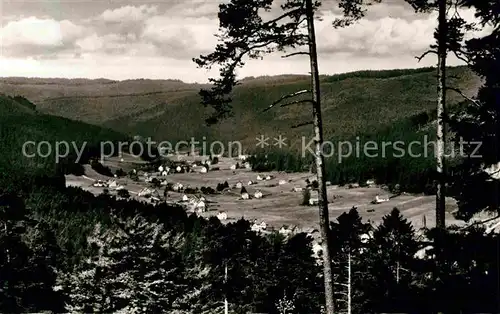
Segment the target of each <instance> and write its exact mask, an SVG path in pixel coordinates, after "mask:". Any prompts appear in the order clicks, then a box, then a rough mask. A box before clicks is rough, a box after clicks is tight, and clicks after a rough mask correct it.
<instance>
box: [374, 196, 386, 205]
mask: <svg viewBox="0 0 500 314" xmlns="http://www.w3.org/2000/svg"><path fill="white" fill-rule="evenodd" d="M388 201H389V199H388V198H382V197H380V196H379V195H378V194H377V195H376V196H375V203H376V204H380V203H384V202H388Z"/></svg>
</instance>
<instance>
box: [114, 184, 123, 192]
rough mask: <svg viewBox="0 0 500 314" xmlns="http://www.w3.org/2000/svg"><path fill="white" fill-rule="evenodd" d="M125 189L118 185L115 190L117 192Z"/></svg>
mask: <svg viewBox="0 0 500 314" xmlns="http://www.w3.org/2000/svg"><path fill="white" fill-rule="evenodd" d="M124 189H125V187H124V186H123V185H119V186H117V187H116V188H115V190H117V191H119V190H124Z"/></svg>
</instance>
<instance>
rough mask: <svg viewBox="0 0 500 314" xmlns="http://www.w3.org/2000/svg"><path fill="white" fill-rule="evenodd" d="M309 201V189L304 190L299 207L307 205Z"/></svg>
mask: <svg viewBox="0 0 500 314" xmlns="http://www.w3.org/2000/svg"><path fill="white" fill-rule="evenodd" d="M310 199H311V191H310V190H309V189H304V190H303V191H302V203H301V205H303V206H307V205H309V200H310Z"/></svg>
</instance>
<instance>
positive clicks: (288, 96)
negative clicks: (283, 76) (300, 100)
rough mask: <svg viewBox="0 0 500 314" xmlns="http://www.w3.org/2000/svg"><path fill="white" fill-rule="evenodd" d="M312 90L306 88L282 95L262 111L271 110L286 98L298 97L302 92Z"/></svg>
mask: <svg viewBox="0 0 500 314" xmlns="http://www.w3.org/2000/svg"><path fill="white" fill-rule="evenodd" d="M310 92H311V91H310V90H308V89H304V90H301V91H298V92H295V93H292V94H288V95H285V96H283V97H281V98H280V99H278V100H276V101H275V102H273V103H272V104H271V105H270V106H269V107H267V108H266V109H264V111H262V112H263V113H264V112H266V111H268V110H270V109H271V108H273V107H274V106H276V105H277V104H279V103H280V102H282V101H283V100H285V99H288V98H292V97H296V96H299V95H302V94H306V93H310Z"/></svg>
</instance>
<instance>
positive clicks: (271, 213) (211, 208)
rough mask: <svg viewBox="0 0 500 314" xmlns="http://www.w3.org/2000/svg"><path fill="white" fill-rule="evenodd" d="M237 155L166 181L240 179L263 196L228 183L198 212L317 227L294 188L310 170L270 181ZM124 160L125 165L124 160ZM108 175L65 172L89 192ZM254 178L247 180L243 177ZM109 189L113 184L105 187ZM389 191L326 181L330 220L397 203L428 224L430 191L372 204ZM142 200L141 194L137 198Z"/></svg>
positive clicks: (133, 186) (171, 196) (376, 216)
mask: <svg viewBox="0 0 500 314" xmlns="http://www.w3.org/2000/svg"><path fill="white" fill-rule="evenodd" d="M183 159H184V160H186V161H187V160H188V159H190V160H191V161H194V160H196V159H198V160H200V157H183ZM132 162H133V160H132V159H131V158H130V157H125V158H124V162H120V161H119V160H118V159H117V158H111V159H110V160H107V161H106V162H105V165H108V166H112V167H121V168H124V169H130V168H132V167H131V165H133V163H132ZM235 163H236V161H235V160H232V159H229V158H221V161H220V162H219V163H218V164H217V165H216V166H217V167H219V168H220V170H215V171H209V172H208V173H176V174H170V175H168V176H166V177H165V178H166V179H167V181H168V182H171V183H174V184H175V183H181V184H183V185H184V187H191V188H196V187H198V188H201V187H202V186H205V187H212V188H214V189H215V187H216V186H217V184H218V183H223V182H224V181H227V182H228V183H229V186H230V187H233V186H234V185H235V184H236V183H238V182H241V183H243V186H245V188H246V189H247V191H248V193H249V194H250V195H253V194H254V192H255V191H257V190H260V191H262V193H263V195H264V197H263V198H262V199H255V198H251V199H249V200H242V199H241V197H240V189H236V188H233V189H231V190H230V191H225V192H223V193H221V194H216V195H206V196H205V198H206V199H207V207H208V211H207V212H205V213H202V214H200V215H202V216H204V217H209V216H215V215H217V213H218V212H219V211H225V212H226V213H227V216H228V219H227V221H228V222H230V221H234V220H236V219H239V218H245V219H247V220H250V221H253V220H254V219H257V220H258V221H259V222H261V221H264V222H266V223H267V224H268V225H269V226H270V227H274V228H279V227H281V226H282V225H289V226H296V227H298V228H299V229H301V230H310V229H312V228H317V227H318V226H317V223H318V208H317V206H302V205H300V203H301V201H302V192H294V191H293V188H294V187H305V186H306V182H305V180H306V179H310V180H311V181H312V180H313V179H314V177H315V176H314V175H312V174H310V173H284V172H269V173H264V175H269V174H270V175H272V176H273V179H271V180H269V181H257V180H256V178H257V175H258V173H256V172H252V171H250V170H247V169H237V170H231V169H230V166H231V165H232V164H235ZM127 164H128V165H127ZM108 179H111V178H109V177H106V176H103V175H100V174H98V173H96V172H95V171H93V170H92V169H91V168H90V167H86V174H85V176H82V177H76V176H67V178H66V181H67V185H71V186H80V187H82V188H83V189H85V190H88V191H90V192H92V193H95V194H99V193H102V190H103V188H96V187H93V186H92V183H93V181H94V180H108ZM250 180H252V181H254V182H255V183H254V184H252V185H250V186H248V185H247V183H248V181H250ZM280 180H285V181H287V183H286V184H282V185H279V184H278V182H279V181H280ZM117 181H118V184H121V185H124V187H125V188H126V189H127V190H128V191H129V192H130V194H131V196H132V197H136V198H139V197H138V196H137V194H138V193H139V192H140V191H141V190H142V189H143V188H145V187H148V186H150V185H149V184H148V183H146V182H144V180H143V179H142V178H141V180H140V181H139V182H134V181H132V180H131V179H129V178H120V179H118V180H117ZM109 190H110V191H111V193H114V192H113V191H112V189H109ZM158 191H159V192H160V195H163V189H161V190H158ZM377 194H379V195H380V196H382V197H383V196H389V195H388V193H387V192H386V191H385V190H383V189H382V188H381V187H375V186H373V187H364V188H352V189H349V188H347V187H339V186H334V185H333V186H328V200H329V210H330V211H329V212H330V219H331V220H334V219H335V218H336V217H338V216H339V215H340V214H342V213H343V212H345V211H348V210H349V209H351V208H352V207H353V206H355V207H357V209H358V211H359V213H360V215H361V216H362V218H363V219H365V220H369V221H372V222H375V223H377V222H379V221H381V219H382V217H383V216H384V215H386V214H388V213H389V212H390V211H391V210H392V209H393V208H394V207H397V208H398V209H399V210H400V211H401V212H402V214H403V215H404V216H405V217H406V218H408V219H409V220H410V221H411V222H412V223H413V224H414V226H415V228H417V229H419V228H421V227H423V217H424V216H425V220H426V224H427V227H432V226H434V225H435V217H434V208H435V198H434V196H424V195H409V194H403V195H400V196H396V197H394V198H391V199H390V200H389V201H387V202H385V203H381V204H377V205H374V204H371V201H372V200H374V198H375V196H376V195H377ZM182 196H183V194H182V193H177V192H169V193H168V198H167V201H168V202H178V201H181V199H182ZM139 199H142V200H144V201H147V200H146V199H144V198H139ZM447 202H448V211H447V223H448V224H461V222H460V221H457V220H455V219H454V218H453V216H452V215H451V212H452V211H453V210H454V209H456V205H455V201H454V200H453V199H449V200H447Z"/></svg>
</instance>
